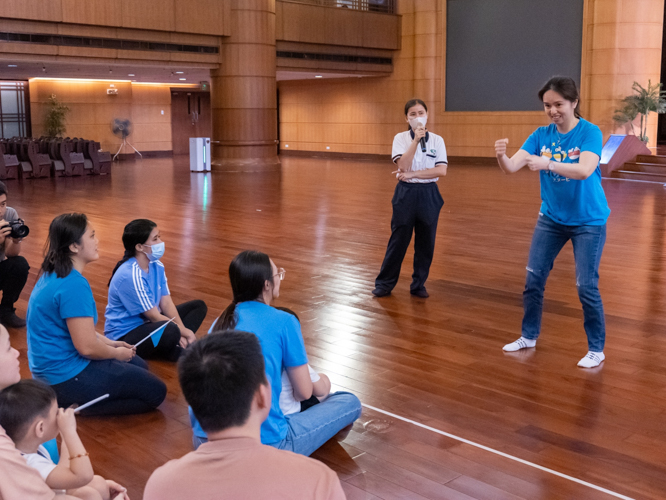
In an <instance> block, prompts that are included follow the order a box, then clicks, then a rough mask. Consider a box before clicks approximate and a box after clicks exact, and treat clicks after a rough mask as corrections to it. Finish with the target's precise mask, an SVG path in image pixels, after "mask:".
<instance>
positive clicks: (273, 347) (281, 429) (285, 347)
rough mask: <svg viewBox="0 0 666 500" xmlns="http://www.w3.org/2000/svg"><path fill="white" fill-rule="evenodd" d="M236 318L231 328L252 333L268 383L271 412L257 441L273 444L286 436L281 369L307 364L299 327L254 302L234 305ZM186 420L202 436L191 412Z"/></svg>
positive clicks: (283, 314) (280, 313) (292, 318)
mask: <svg viewBox="0 0 666 500" xmlns="http://www.w3.org/2000/svg"><path fill="white" fill-rule="evenodd" d="M236 318H237V319H238V323H237V324H236V327H235V329H236V330H241V331H244V332H250V333H254V334H255V335H256V336H257V338H258V339H259V343H260V344H261V350H262V352H263V355H264V363H265V365H266V377H267V378H268V382H269V383H270V384H271V411H270V412H269V414H268V418H267V419H266V420H265V421H264V423H263V424H261V442H262V443H263V444H270V443H277V442H278V441H282V440H283V439H284V438H285V436H286V435H287V421H286V419H285V418H284V414H283V413H282V410H280V393H281V392H282V370H283V368H287V367H294V366H301V365H305V364H307V362H308V356H307V354H306V353H305V344H304V343H303V335H302V334H301V325H300V324H299V322H298V320H297V319H296V317H295V316H294V315H292V314H289V313H287V312H284V311H280V310H278V309H275V308H274V307H271V306H267V305H266V304H264V303H262V302H256V301H250V302H241V303H240V304H238V305H237V306H236ZM190 421H191V423H192V428H193V430H194V434H195V435H196V436H199V437H206V433H205V432H204V431H203V429H202V428H201V426H200V425H199V422H197V420H196V418H194V414H193V413H192V410H191V409H190Z"/></svg>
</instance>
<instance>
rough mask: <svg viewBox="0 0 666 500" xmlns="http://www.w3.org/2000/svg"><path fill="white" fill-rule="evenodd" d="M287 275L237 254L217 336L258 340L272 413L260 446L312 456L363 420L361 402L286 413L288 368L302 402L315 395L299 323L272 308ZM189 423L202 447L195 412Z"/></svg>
mask: <svg viewBox="0 0 666 500" xmlns="http://www.w3.org/2000/svg"><path fill="white" fill-rule="evenodd" d="M284 275H285V271H284V269H278V268H277V267H275V264H274V263H273V261H271V259H270V258H269V257H268V255H266V254H265V253H261V252H256V251H245V252H241V253H240V254H238V255H237V256H236V257H235V258H234V260H233V261H232V262H231V265H230V266H229V279H230V281H231V289H232V291H233V296H234V299H233V302H232V303H231V305H230V306H229V307H227V309H226V310H225V311H224V312H223V313H222V316H220V318H218V321H217V324H216V325H215V328H214V331H213V335H219V334H220V332H224V331H225V330H233V329H236V330H242V331H246V332H251V333H254V334H255V335H256V336H257V337H258V338H259V342H260V343H261V349H262V351H263V354H264V362H265V366H266V376H267V377H268V381H269V382H270V386H271V393H272V398H271V409H270V412H269V414H268V418H267V419H266V420H265V421H264V423H263V424H262V426H261V442H262V443H263V444H267V445H270V446H273V447H275V448H279V449H281V450H289V451H293V452H294V453H299V454H301V455H310V454H312V453H313V452H314V451H315V450H316V449H317V448H319V447H320V446H321V445H323V444H324V443H325V442H326V441H328V440H329V439H331V438H332V437H333V436H335V435H336V434H337V433H338V432H340V431H341V430H343V429H345V428H347V427H350V426H351V424H353V423H354V421H356V419H358V417H360V416H361V402H360V401H359V399H358V398H357V397H356V396H354V395H353V394H351V393H349V392H335V393H333V394H331V395H329V396H328V398H326V400H324V401H322V402H321V403H319V404H317V405H315V406H312V407H311V408H308V409H307V410H306V411H303V412H299V413H292V414H290V415H284V414H283V413H282V410H281V409H280V393H281V392H282V370H283V369H286V371H287V375H288V377H289V380H290V381H291V384H292V386H293V390H294V395H295V396H297V397H298V399H300V400H301V401H305V400H308V399H310V398H311V397H312V393H313V383H312V380H311V378H310V372H309V370H308V357H307V354H306V352H305V345H304V343H303V335H302V334H301V327H300V324H299V322H298V319H296V317H295V316H293V315H292V314H289V313H288V312H284V311H279V310H277V309H276V308H274V307H272V306H271V303H272V302H273V300H274V299H276V298H277V297H278V296H279V295H280V282H281V281H282V279H283V278H284ZM222 334H223V333H222ZM190 419H191V420H192V425H193V428H194V442H195V446H198V445H199V444H201V443H202V442H205V441H206V434H205V433H204V432H203V430H202V429H201V427H200V426H199V425H198V422H196V419H194V417H193V415H192V413H191V412H190Z"/></svg>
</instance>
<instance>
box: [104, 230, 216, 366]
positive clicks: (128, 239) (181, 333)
mask: <svg viewBox="0 0 666 500" xmlns="http://www.w3.org/2000/svg"><path fill="white" fill-rule="evenodd" d="M123 246H124V247H125V255H124V256H123V259H122V260H121V261H120V262H118V264H116V268H115V269H114V270H113V273H112V276H111V280H110V281H109V302H108V304H107V306H106V313H105V317H106V323H105V326H104V330H105V331H104V333H105V335H106V336H107V337H108V338H109V339H111V340H120V341H123V342H127V343H129V344H132V345H134V344H137V343H138V342H140V341H141V340H143V339H144V338H145V337H146V336H147V335H150V333H151V332H153V331H154V330H155V329H157V328H160V327H161V326H163V325H165V324H166V326H165V327H164V329H163V331H162V332H158V333H156V334H155V335H154V337H152V338H151V339H150V340H148V341H146V342H142V343H141V344H140V345H138V346H137V348H136V353H137V354H138V355H139V356H141V357H142V358H161V359H166V360H169V361H176V360H177V359H178V357H179V356H180V354H181V352H182V351H183V349H184V348H185V347H187V346H188V345H189V344H190V343H192V342H194V340H196V337H195V336H194V334H195V333H196V331H197V330H198V329H199V327H200V326H201V323H203V320H204V319H205V318H206V313H207V312H208V308H207V307H206V304H205V303H204V301H202V300H191V301H189V302H185V303H184V304H180V305H178V306H176V305H174V303H173V300H172V299H171V295H170V292H169V287H168V286H167V279H166V274H165V272H164V265H163V264H162V262H160V258H161V257H162V256H163V255H164V247H165V245H164V242H163V241H162V238H161V235H160V231H159V228H158V227H157V224H155V223H154V222H153V221H151V220H148V219H136V220H133V221H132V222H130V223H129V224H127V225H126V226H125V230H124V231H123ZM171 318H174V319H173V321H172V322H170V323H169V320H170V319H171Z"/></svg>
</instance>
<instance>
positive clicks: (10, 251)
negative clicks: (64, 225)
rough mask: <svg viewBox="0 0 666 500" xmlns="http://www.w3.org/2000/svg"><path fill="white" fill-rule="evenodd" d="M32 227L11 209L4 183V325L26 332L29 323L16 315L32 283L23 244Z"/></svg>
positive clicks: (0, 191) (0, 202)
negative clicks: (20, 299)
mask: <svg viewBox="0 0 666 500" xmlns="http://www.w3.org/2000/svg"><path fill="white" fill-rule="evenodd" d="M28 231H29V230H28V226H26V225H25V224H23V221H22V220H21V219H19V216H18V213H17V212H16V210H14V209H13V208H11V207H8V206H7V186H6V185H5V183H4V182H0V290H2V301H1V302H0V323H2V324H3V325H5V326H6V327H8V328H23V327H24V326H25V320H24V319H23V318H19V317H18V316H17V315H16V308H15V307H14V304H15V303H16V301H17V300H18V299H19V296H20V295H21V291H22V290H23V287H24V286H25V283H26V281H28V271H30V265H29V264H28V261H27V260H25V257H21V255H20V253H21V241H22V240H23V238H24V237H25V236H27V235H28Z"/></svg>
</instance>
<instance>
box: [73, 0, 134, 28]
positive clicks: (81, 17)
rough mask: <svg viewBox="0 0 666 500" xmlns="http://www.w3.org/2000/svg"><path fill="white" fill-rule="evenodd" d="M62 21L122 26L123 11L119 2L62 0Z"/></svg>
mask: <svg viewBox="0 0 666 500" xmlns="http://www.w3.org/2000/svg"><path fill="white" fill-rule="evenodd" d="M60 1H61V2H62V20H63V22H66V23H73V24H92V25H102V26H122V11H121V9H120V8H119V4H118V2H106V1H91V0H60Z"/></svg>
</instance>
